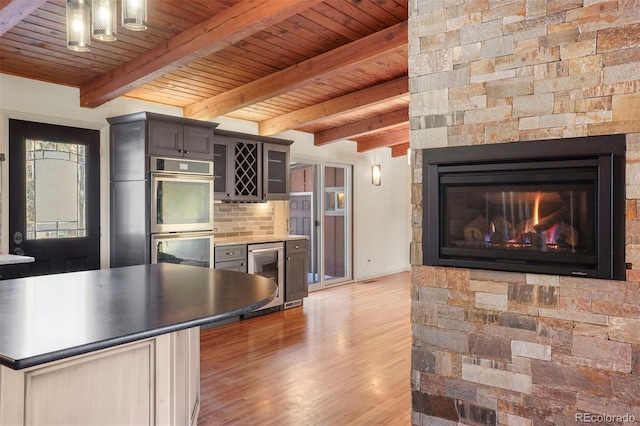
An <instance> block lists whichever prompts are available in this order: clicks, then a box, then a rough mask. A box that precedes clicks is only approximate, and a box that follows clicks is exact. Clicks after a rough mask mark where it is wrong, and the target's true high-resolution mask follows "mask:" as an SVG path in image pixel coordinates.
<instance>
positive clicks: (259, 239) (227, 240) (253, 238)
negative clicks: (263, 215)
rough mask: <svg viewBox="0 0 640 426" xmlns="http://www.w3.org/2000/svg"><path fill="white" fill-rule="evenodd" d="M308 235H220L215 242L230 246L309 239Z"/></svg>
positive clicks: (218, 244) (219, 244)
mask: <svg viewBox="0 0 640 426" xmlns="http://www.w3.org/2000/svg"><path fill="white" fill-rule="evenodd" d="M308 239H309V237H308V236H307V235H290V234H270V235H248V236H238V237H219V238H214V240H213V242H214V244H215V245H217V246H230V245H234V244H259V243H275V242H278V241H291V240H308Z"/></svg>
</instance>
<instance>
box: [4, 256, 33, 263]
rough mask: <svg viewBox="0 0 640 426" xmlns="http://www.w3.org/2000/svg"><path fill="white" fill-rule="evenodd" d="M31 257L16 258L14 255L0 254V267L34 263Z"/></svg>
mask: <svg viewBox="0 0 640 426" xmlns="http://www.w3.org/2000/svg"><path fill="white" fill-rule="evenodd" d="M35 260H36V259H35V258H33V257H31V256H18V255H16V254H0V265H14V264H16V263H31V262H35Z"/></svg>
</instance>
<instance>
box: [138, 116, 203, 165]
mask: <svg viewBox="0 0 640 426" xmlns="http://www.w3.org/2000/svg"><path fill="white" fill-rule="evenodd" d="M148 126H149V154H151V155H157V156H161V157H179V158H192V159H195V160H209V161H211V160H213V128H210V127H201V126H193V125H184V124H177V123H171V122H166V121H157V120H149V123H148Z"/></svg>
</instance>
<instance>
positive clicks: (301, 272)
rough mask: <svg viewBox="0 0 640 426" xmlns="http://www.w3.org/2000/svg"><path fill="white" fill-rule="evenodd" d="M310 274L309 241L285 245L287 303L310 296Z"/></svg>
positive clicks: (285, 291) (285, 295) (293, 241)
mask: <svg viewBox="0 0 640 426" xmlns="http://www.w3.org/2000/svg"><path fill="white" fill-rule="evenodd" d="M308 274H309V241H308V240H292V241H287V242H286V244H285V286H284V289H285V290H284V301H285V303H287V302H292V301H294V300H300V299H302V298H304V297H307V295H308V294H309V275H308Z"/></svg>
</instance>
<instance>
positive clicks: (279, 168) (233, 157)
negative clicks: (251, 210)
mask: <svg viewBox="0 0 640 426" xmlns="http://www.w3.org/2000/svg"><path fill="white" fill-rule="evenodd" d="M215 136H216V137H215V142H214V176H215V180H214V192H215V194H214V197H215V199H216V200H220V201H237V202H256V201H267V200H287V199H289V187H290V184H289V182H290V180H289V145H290V144H291V143H292V141H287V140H282V139H276V138H266V137H262V136H254V135H247V134H243V133H236V132H229V131H224V130H217V131H216V135H215Z"/></svg>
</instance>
